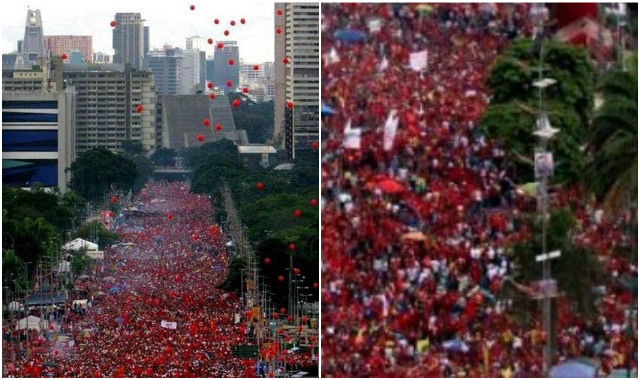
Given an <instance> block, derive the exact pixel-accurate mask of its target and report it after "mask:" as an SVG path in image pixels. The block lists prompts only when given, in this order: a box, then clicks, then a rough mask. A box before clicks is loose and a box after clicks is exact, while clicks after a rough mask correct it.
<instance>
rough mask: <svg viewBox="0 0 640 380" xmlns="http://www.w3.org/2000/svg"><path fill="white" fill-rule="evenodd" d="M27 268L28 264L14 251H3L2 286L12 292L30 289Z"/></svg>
mask: <svg viewBox="0 0 640 380" xmlns="http://www.w3.org/2000/svg"><path fill="white" fill-rule="evenodd" d="M26 267H27V264H26V263H25V262H24V261H23V260H22V259H20V257H18V256H17V255H16V253H15V252H14V251H13V250H10V249H2V286H3V287H8V288H9V289H12V290H13V289H15V290H21V289H23V290H24V289H28V283H27V278H26V277H25V273H26V269H27V268H26ZM14 280H15V281H16V283H15V284H14V283H13V281H14Z"/></svg>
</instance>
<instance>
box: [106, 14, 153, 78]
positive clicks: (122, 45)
mask: <svg viewBox="0 0 640 380" xmlns="http://www.w3.org/2000/svg"><path fill="white" fill-rule="evenodd" d="M115 21H116V23H117V24H116V27H115V28H114V29H113V50H114V55H113V62H114V63H121V64H130V65H131V68H132V69H135V70H140V69H141V68H142V65H143V60H144V56H145V53H146V51H145V49H149V31H148V29H146V30H145V26H144V20H143V19H142V17H141V16H140V13H116V17H115ZM147 51H148V50H147Z"/></svg>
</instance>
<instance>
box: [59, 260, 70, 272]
mask: <svg viewBox="0 0 640 380" xmlns="http://www.w3.org/2000/svg"><path fill="white" fill-rule="evenodd" d="M70 270H71V263H70V262H68V261H64V260H62V261H61V262H60V264H58V267H57V268H56V272H58V273H67V272H69V271H70Z"/></svg>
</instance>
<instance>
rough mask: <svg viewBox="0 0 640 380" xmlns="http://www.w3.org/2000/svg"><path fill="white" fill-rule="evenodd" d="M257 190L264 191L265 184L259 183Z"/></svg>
mask: <svg viewBox="0 0 640 380" xmlns="http://www.w3.org/2000/svg"><path fill="white" fill-rule="evenodd" d="M256 189H258V190H262V189H264V184H263V183H262V182H258V183H257V184H256Z"/></svg>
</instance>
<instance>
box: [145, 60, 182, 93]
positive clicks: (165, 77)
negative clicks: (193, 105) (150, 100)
mask: <svg viewBox="0 0 640 380" xmlns="http://www.w3.org/2000/svg"><path fill="white" fill-rule="evenodd" d="M181 66H182V51H181V50H180V49H169V50H164V51H151V52H149V54H147V58H146V60H145V67H146V68H147V69H148V70H151V72H152V73H153V78H154V80H155V83H156V93H157V94H158V95H177V94H179V93H180V88H181V87H180V68H181Z"/></svg>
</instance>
